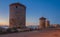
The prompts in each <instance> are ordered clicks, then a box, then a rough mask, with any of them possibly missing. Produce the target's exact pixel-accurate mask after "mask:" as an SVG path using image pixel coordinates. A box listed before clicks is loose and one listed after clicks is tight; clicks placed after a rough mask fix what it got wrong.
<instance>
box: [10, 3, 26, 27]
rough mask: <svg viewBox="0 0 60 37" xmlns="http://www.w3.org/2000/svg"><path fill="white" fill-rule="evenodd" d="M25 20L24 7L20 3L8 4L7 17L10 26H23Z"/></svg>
mask: <svg viewBox="0 0 60 37" xmlns="http://www.w3.org/2000/svg"><path fill="white" fill-rule="evenodd" d="M25 21H26V7H25V6H24V5H22V4H20V3H12V4H10V17H9V23H10V28H13V27H16V28H17V27H20V28H24V27H25Z"/></svg>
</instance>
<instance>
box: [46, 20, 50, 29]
mask: <svg viewBox="0 0 60 37" xmlns="http://www.w3.org/2000/svg"><path fill="white" fill-rule="evenodd" d="M45 26H46V28H48V27H49V26H50V21H49V20H46V22H45Z"/></svg>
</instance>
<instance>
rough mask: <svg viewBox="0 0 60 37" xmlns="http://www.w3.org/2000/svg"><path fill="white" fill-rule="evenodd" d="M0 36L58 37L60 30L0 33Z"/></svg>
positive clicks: (59, 36)
mask: <svg viewBox="0 0 60 37" xmlns="http://www.w3.org/2000/svg"><path fill="white" fill-rule="evenodd" d="M0 37H60V30H48V31H32V32H21V33H12V34H4V35H0Z"/></svg>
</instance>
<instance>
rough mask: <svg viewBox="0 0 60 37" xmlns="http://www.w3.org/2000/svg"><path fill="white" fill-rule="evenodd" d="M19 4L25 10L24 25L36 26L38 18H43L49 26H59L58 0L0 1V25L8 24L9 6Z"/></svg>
mask: <svg viewBox="0 0 60 37" xmlns="http://www.w3.org/2000/svg"><path fill="white" fill-rule="evenodd" d="M15 2H19V3H22V4H24V5H25V6H26V7H27V8H26V23H27V24H28V25H32V24H33V25H38V24H39V18H40V17H42V16H44V17H46V18H47V19H48V20H50V23H51V24H60V1H59V0H0V23H1V24H8V23H9V4H11V3H15Z"/></svg>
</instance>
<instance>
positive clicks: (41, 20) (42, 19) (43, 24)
mask: <svg viewBox="0 0 60 37" xmlns="http://www.w3.org/2000/svg"><path fill="white" fill-rule="evenodd" d="M39 20H40V22H39V23H40V26H39V28H40V29H44V28H45V21H46V18H44V17H41V18H40V19H39Z"/></svg>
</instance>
